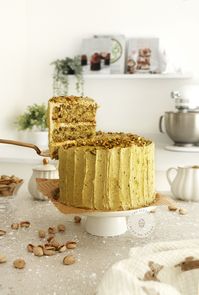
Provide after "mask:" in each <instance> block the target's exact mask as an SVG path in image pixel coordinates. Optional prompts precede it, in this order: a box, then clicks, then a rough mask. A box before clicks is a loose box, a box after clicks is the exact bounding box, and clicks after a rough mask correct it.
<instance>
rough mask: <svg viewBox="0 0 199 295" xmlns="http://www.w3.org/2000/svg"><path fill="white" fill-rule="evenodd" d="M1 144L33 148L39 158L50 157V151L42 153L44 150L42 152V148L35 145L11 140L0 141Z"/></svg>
mask: <svg viewBox="0 0 199 295" xmlns="http://www.w3.org/2000/svg"><path fill="white" fill-rule="evenodd" d="M0 143H4V144H12V145H18V146H22V147H27V148H31V149H33V150H35V151H36V153H37V154H38V155H39V156H42V157H50V154H49V151H48V150H45V151H42V150H40V148H39V147H38V146H36V145H35V144H32V143H28V142H22V141H16V140H10V139H0Z"/></svg>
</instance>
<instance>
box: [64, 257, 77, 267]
mask: <svg viewBox="0 0 199 295" xmlns="http://www.w3.org/2000/svg"><path fill="white" fill-rule="evenodd" d="M73 263H75V257H74V256H73V255H67V256H65V257H64V259H63V264H64V265H70V264H73Z"/></svg>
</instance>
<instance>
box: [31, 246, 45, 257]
mask: <svg viewBox="0 0 199 295" xmlns="http://www.w3.org/2000/svg"><path fill="white" fill-rule="evenodd" d="M33 253H34V255H35V256H39V257H40V256H43V255H44V251H43V248H42V246H35V247H34V248H33Z"/></svg>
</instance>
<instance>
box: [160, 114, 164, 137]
mask: <svg viewBox="0 0 199 295" xmlns="http://www.w3.org/2000/svg"><path fill="white" fill-rule="evenodd" d="M163 119H164V116H163V115H162V116H160V119H159V130H160V132H161V133H165V131H164V130H163V128H162V123H163Z"/></svg>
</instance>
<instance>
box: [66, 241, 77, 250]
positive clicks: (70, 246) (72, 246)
mask: <svg viewBox="0 0 199 295" xmlns="http://www.w3.org/2000/svg"><path fill="white" fill-rule="evenodd" d="M76 247H77V243H76V242H75V241H68V242H67V243H66V248H67V249H75V248H76Z"/></svg>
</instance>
